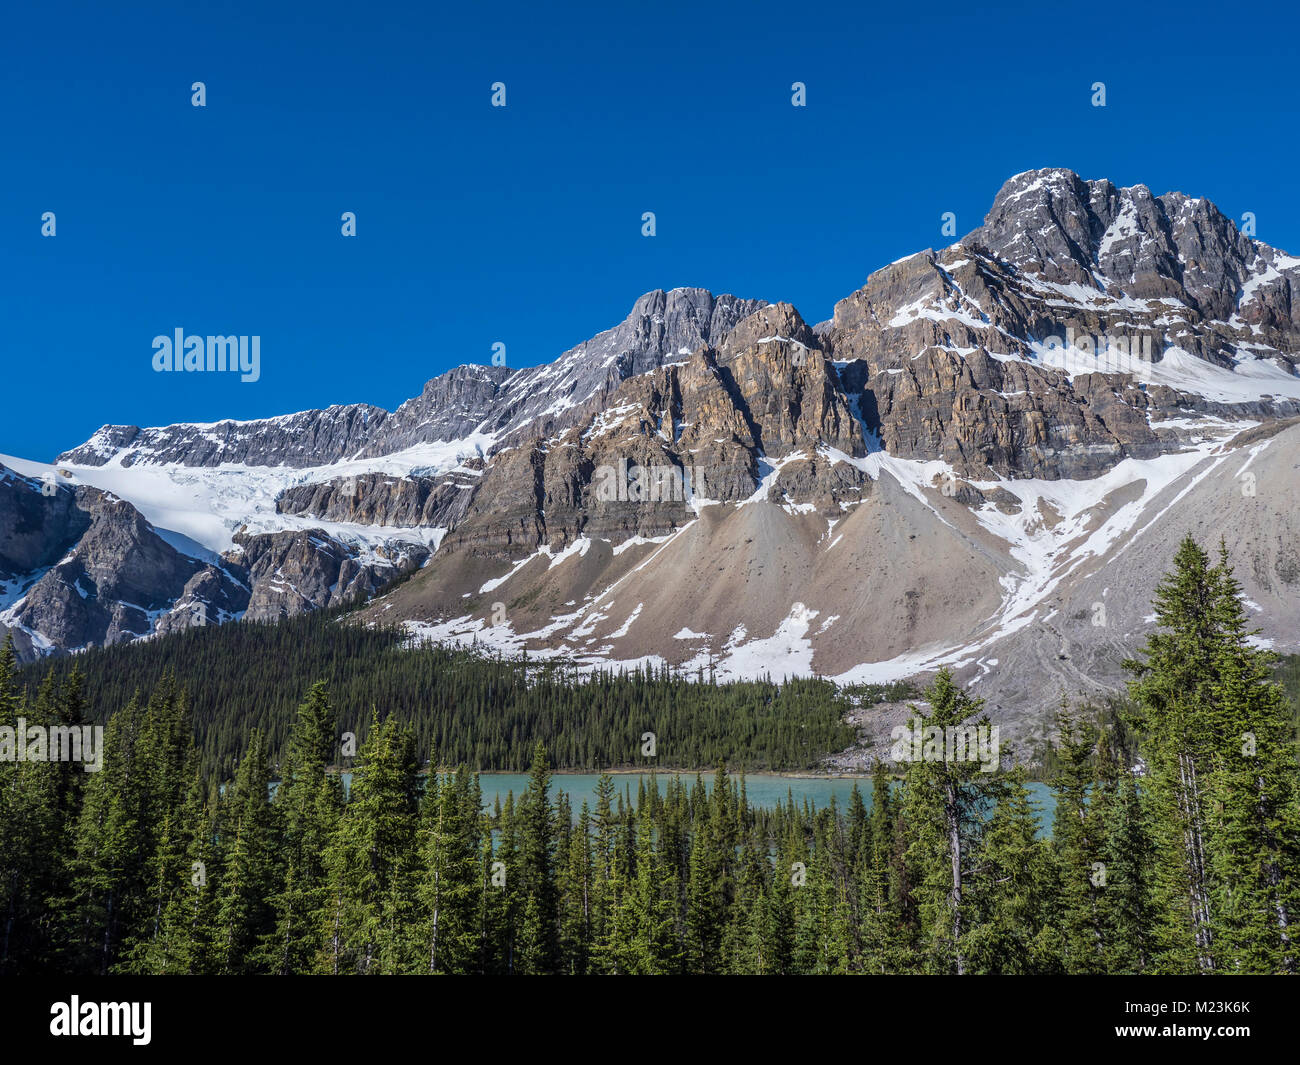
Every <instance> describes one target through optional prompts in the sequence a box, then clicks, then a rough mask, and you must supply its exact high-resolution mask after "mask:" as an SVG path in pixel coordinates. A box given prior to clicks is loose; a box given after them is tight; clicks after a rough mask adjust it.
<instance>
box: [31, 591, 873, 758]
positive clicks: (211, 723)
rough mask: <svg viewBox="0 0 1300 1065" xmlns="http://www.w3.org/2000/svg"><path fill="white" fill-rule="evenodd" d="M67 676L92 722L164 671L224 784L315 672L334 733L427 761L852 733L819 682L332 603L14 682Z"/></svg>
mask: <svg viewBox="0 0 1300 1065" xmlns="http://www.w3.org/2000/svg"><path fill="white" fill-rule="evenodd" d="M74 672H76V673H79V674H80V675H81V681H82V684H83V687H84V688H85V689H86V690H88V691H93V692H94V693H95V699H94V706H93V708H92V712H93V714H94V717H95V719H96V720H97V721H106V720H108V719H109V718H110V717H112V716H113V715H115V714H116V713H118V712H120V711H121V710H123V709H125V708H126V707H127V706H128V705H129V704H130V703H131V701H132V700H133V699H135V698H136V697H137V696H138V695H139V693H141V692H149V691H152V690H153V689H154V688H155V687H157V686H158V685H159V684H160V683H162V680H163V678H164V676H168V675H170V676H171V677H173V678H174V680H175V682H176V684H177V685H179V686H180V687H182V688H184V689H185V691H186V692H187V693H188V697H189V706H190V709H189V713H190V716H191V718H192V720H193V722H194V728H195V733H196V739H197V743H198V746H199V752H200V755H201V756H202V758H203V760H204V763H205V765H206V766H208V767H209V768H210V769H211V770H212V771H213V772H215V773H217V774H218V775H219V776H220V777H221V778H222V779H225V778H228V777H231V776H233V775H234V772H235V769H236V766H237V765H238V764H239V761H240V759H241V757H242V756H243V753H244V750H245V747H246V744H247V741H248V737H249V735H250V734H251V733H252V731H253V730H254V729H257V730H260V731H261V733H262V736H263V739H264V740H265V742H266V744H267V746H268V748H269V749H270V751H271V757H272V759H273V760H275V761H278V760H279V759H280V756H281V754H282V752H283V750H284V748H285V745H286V743H287V742H288V737H289V733H290V730H291V728H292V725H293V721H294V715H295V713H296V708H297V705H298V703H299V702H300V701H301V700H302V697H303V693H304V692H306V691H307V690H308V688H310V687H311V685H312V684H313V683H315V682H317V681H324V682H325V683H326V684H327V685H328V688H329V691H330V697H331V701H332V703H333V705H334V706H335V707H336V714H337V718H338V724H339V728H340V729H341V730H342V731H346V732H351V733H353V734H355V735H356V736H357V737H358V738H364V736H365V731H366V728H367V727H368V723H369V721H370V719H371V716H372V711H373V710H374V708H376V707H378V708H381V709H382V711H383V713H384V715H385V716H386V717H391V718H395V719H396V720H398V721H401V722H404V723H407V724H409V725H411V727H412V728H413V729H414V730H415V736H416V742H417V745H418V747H419V750H420V751H421V752H422V756H423V757H424V758H425V759H427V758H428V757H429V754H430V752H431V751H432V750H434V749H435V748H436V749H437V751H438V754H439V756H440V757H441V759H442V760H443V762H444V763H445V764H448V765H458V764H461V763H464V764H466V765H468V766H470V767H472V768H477V769H481V770H484V771H486V770H502V771H508V772H524V771H526V770H527V769H528V766H529V764H530V763H531V760H532V753H533V746H534V745H535V744H536V742H538V741H539V740H540V741H541V742H543V743H545V744H546V747H547V750H548V751H549V752H550V754H551V757H552V758H553V759H554V760H555V762H556V764H557V765H559V766H562V767H564V768H568V769H589V770H602V769H609V768H614V767H619V766H638V765H639V766H643V767H644V766H646V765H647V764H648V763H647V761H646V759H645V757H644V756H643V754H642V747H643V744H644V743H645V740H644V739H643V737H644V736H645V733H646V732H648V731H649V732H653V733H654V735H655V748H656V749H655V758H654V762H653V763H652V764H654V765H656V766H659V767H669V768H681V769H695V768H698V767H700V766H711V765H714V764H715V763H716V762H718V761H719V760H725V761H726V762H727V763H728V764H729V765H731V766H735V767H744V768H746V769H749V770H752V771H756V770H764V769H776V770H788V769H802V768H807V767H811V766H814V765H816V764H817V763H818V762H819V761H820V760H821V758H822V757H823V756H824V755H826V754H828V753H830V752H832V751H839V750H843V749H844V748H846V747H849V746H850V745H851V744H852V743H853V742H854V740H855V738H856V730H855V729H854V728H853V727H852V726H851V725H849V724H847V723H846V721H845V717H846V715H847V713H848V711H849V709H850V707H851V702H850V697H849V695H848V694H847V693H844V692H841V691H839V690H837V688H836V687H835V685H834V684H832V683H831V682H829V681H825V680H817V679H812V678H799V679H791V680H788V681H786V682H784V683H780V684H777V683H773V682H772V681H770V680H754V681H734V682H729V683H717V682H715V681H714V679H713V678H712V677H711V676H708V675H706V674H704V673H703V672H697V673H695V674H691V675H684V674H682V673H681V672H674V671H672V670H669V669H668V668H666V667H658V668H654V667H642V668H639V669H635V670H623V671H620V672H617V673H613V672H602V673H597V674H595V675H592V676H584V675H579V674H577V673H575V672H574V670H573V669H572V668H570V667H567V666H560V665H555V664H546V663H538V662H536V661H530V660H529V659H528V658H527V657H521V658H503V657H499V656H488V655H484V654H482V653H478V652H475V651H472V650H468V649H456V648H450V647H442V646H431V645H421V646H414V647H413V646H411V644H410V640H409V638H408V637H406V635H405V634H404V633H402V632H401V631H399V630H395V629H384V628H368V627H363V626H361V625H356V624H349V623H347V622H346V621H342V620H341V617H340V613H339V612H338V611H334V612H322V613H319V614H307V615H303V616H300V617H296V618H289V619H286V620H284V621H281V622H277V623H269V622H268V623H256V622H255V623H238V624H229V625H220V626H216V625H214V626H208V627H206V628H193V629H189V630H187V631H185V632H183V633H178V634H175V635H172V636H168V637H165V638H163V639H159V640H148V641H141V642H136V643H130V644H122V645H118V646H114V647H106V648H98V649H94V650H90V651H86V652H84V653H81V654H78V655H76V656H72V657H60V658H49V659H45V660H42V661H40V662H37V663H34V664H31V665H28V666H26V667H24V669H23V670H22V673H21V678H22V683H23V685H24V686H25V687H27V688H28V689H30V690H32V691H34V690H36V689H38V688H39V687H40V685H41V684H42V683H44V681H45V679H46V678H47V677H48V676H50V675H53V677H54V678H55V680H56V682H57V683H58V684H60V685H63V684H66V683H67V682H68V680H69V679H70V677H71V676H72V674H73V673H74Z"/></svg>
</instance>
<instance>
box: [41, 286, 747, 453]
mask: <svg viewBox="0 0 1300 1065" xmlns="http://www.w3.org/2000/svg"><path fill="white" fill-rule="evenodd" d="M760 306H762V304H761V303H759V302H758V301H755V300H739V299H736V298H735V297H734V296H714V295H713V294H712V293H710V292H706V291H705V290H704V289H690V288H683V289H674V290H673V291H672V292H663V291H662V290H658V291H655V292H648V293H646V294H645V295H644V296H642V297H641V298H640V299H639V300H637V301H636V304H635V305H634V306H633V308H632V311H631V313H630V314H629V315H628V316H627V318H626V319H625V320H624V321H623V323H622V324H621V325H618V326H616V327H615V328H613V329H609V330H606V331H605V332H603V333H600V334H599V335H597V336H595V337H593V338H592V339H591V340H588V341H585V342H584V343H582V344H579V345H578V346H577V347H576V348H573V349H572V350H571V351H567V352H565V353H564V354H563V355H561V356H560V357H559V359H557V360H556V361H555V362H553V363H548V364H546V365H544V366H536V367H532V368H531V369H526V370H510V369H507V368H506V367H504V366H458V367H456V369H454V370H450V371H448V372H447V373H445V374H443V375H441V376H440V377H436V378H434V379H433V380H431V381H429V382H428V384H426V385H425V386H424V391H423V392H422V393H421V394H420V395H419V396H417V397H415V398H414V399H410V400H407V402H405V403H403V404H402V405H401V406H400V407H399V408H398V409H397V410H396V411H395V412H393V413H391V414H390V413H389V412H388V411H385V410H382V409H380V408H378V407H372V406H368V405H364V404H356V405H352V406H337V407H330V408H329V409H328V410H323V411H304V412H302V413H300V414H289V415H284V416H282V417H279V418H270V419H266V420H264V421H253V422H231V421H227V422H217V423H216V424H214V425H184V424H182V425H172V426H167V427H165V428H162V429H140V428H138V427H136V426H122V425H106V426H104V427H103V428H102V429H100V430H99V431H98V432H97V433H96V434H95V435H94V436H93V437H91V439H90V440H88V441H87V442H86V443H85V444H82V445H81V446H80V447H78V448H75V449H73V450H72V451H68V452H65V453H64V454H63V455H61V456H60V457H59V461H60V462H64V463H67V464H69V465H80V466H100V465H103V464H104V463H106V462H108V461H110V460H111V459H113V458H114V457H115V456H116V457H119V458H120V461H121V463H122V464H123V465H128V466H129V465H131V464H133V463H136V462H148V463H176V464H180V465H184V466H219V465H221V464H222V463H228V462H229V463H244V464H247V465H250V466H293V467H300V468H301V467H308V466H324V465H328V464H330V463H333V462H339V461H342V460H344V459H348V458H353V457H357V458H373V457H375V456H380V455H390V454H393V453H394V452H398V451H402V450H405V449H406V448H410V447H413V446H415V445H417V444H422V443H429V442H432V441H452V440H461V439H464V438H466V437H470V436H473V435H474V434H480V435H486V436H490V437H491V438H492V439H494V440H495V439H505V438H507V437H510V436H511V435H512V434H515V433H520V432H523V431H525V430H526V431H527V433H528V434H529V435H534V436H546V435H549V434H550V433H552V432H553V431H555V430H556V429H557V428H562V427H564V426H567V425H570V424H573V423H574V421H576V420H578V419H580V418H581V416H582V414H583V413H584V411H585V412H587V413H590V412H591V411H592V410H595V409H599V407H600V406H601V405H602V402H603V400H604V398H605V397H607V396H608V395H609V394H610V393H611V392H613V391H614V390H616V389H617V388H618V386H619V384H620V383H621V382H622V381H623V380H625V379H627V378H628V377H633V376H636V375H637V374H641V373H645V372H647V371H649V370H653V369H655V368H657V367H659V366H661V365H663V364H664V363H665V362H667V361H671V360H674V359H677V358H680V357H681V356H683V355H687V354H690V353H691V352H692V351H694V350H695V349H696V348H697V347H699V346H700V345H701V344H704V343H707V342H709V340H710V339H712V338H716V337H718V336H720V335H721V334H722V333H724V332H726V331H727V330H728V329H730V328H732V327H733V326H735V324H736V323H737V322H739V321H740V320H741V319H742V318H744V317H745V316H746V315H748V314H750V313H751V312H752V311H754V310H756V309H757V308H758V307H760Z"/></svg>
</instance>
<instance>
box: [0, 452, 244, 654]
mask: <svg viewBox="0 0 1300 1065" xmlns="http://www.w3.org/2000/svg"><path fill="white" fill-rule="evenodd" d="M0 493H3V494H4V498H3V500H0V506H2V509H0V514H5V515H11V514H17V515H19V516H20V521H19V522H17V523H14V522H12V521H8V520H6V521H4V522H0V559H3V560H4V561H3V563H0V564H2V565H4V567H5V569H6V573H5V574H0V577H3V578H4V587H5V589H6V591H5V593H4V596H3V599H0V607H2V608H3V609H2V612H0V626H4V627H5V628H6V629H12V630H16V631H18V632H22V633H25V634H26V635H27V637H28V641H27V643H28V644H29V648H28V650H29V652H30V650H31V646H33V645H34V646H35V647H42V648H49V649H58V650H73V649H76V648H81V647H89V646H93V645H101V644H114V643H120V642H122V641H123V640H132V639H136V638H138V637H140V636H146V635H149V634H150V633H152V632H154V631H155V630H156V629H158V628H159V627H160V626H161V628H162V630H163V631H165V630H168V629H171V628H176V627H184V626H185V625H188V624H198V623H203V622H206V621H213V622H217V621H221V620H224V619H226V618H229V617H231V616H234V615H235V614H236V613H238V612H239V611H240V610H242V609H243V605H242V603H243V602H246V599H247V597H246V594H245V595H241V589H240V587H239V584H238V582H237V580H236V579H234V578H232V577H231V575H230V574H229V573H227V572H225V571H223V570H222V569H220V568H218V567H215V566H212V565H208V564H205V563H203V562H201V561H199V560H197V559H194V558H189V557H187V556H185V555H182V554H181V553H180V552H178V551H177V550H176V549H175V548H173V547H172V546H171V545H170V544H168V543H167V542H166V541H164V540H163V539H161V538H160V537H159V536H158V535H157V533H155V532H154V530H153V528H152V527H151V526H150V525H149V523H148V522H146V521H145V520H144V518H143V517H142V516H141V514H140V512H139V511H138V510H136V509H135V507H133V506H132V505H131V504H130V503H127V502H126V501H124V500H121V499H118V498H116V497H115V496H112V495H110V494H108V493H106V492H102V491H100V490H98V489H95V488H90V487H87V486H84V485H81V486H78V487H76V488H73V487H70V486H68V485H66V484H60V483H57V482H56V481H50V482H44V483H43V482H39V481H34V480H30V479H27V478H22V477H18V476H17V475H16V474H14V473H13V472H12V471H9V470H6V469H4V468H3V467H0ZM27 529H39V530H41V534H42V535H43V536H44V537H45V539H44V542H43V544H42V548H41V549H40V550H36V549H35V548H34V546H33V544H32V540H31V535H30V533H28V532H26V531H25V530H27ZM200 590H202V591H203V592H206V597H204V596H201V595H200ZM187 596H188V598H186V597H187ZM178 603H181V604H182V605H187V604H192V605H193V610H189V611H188V612H187V614H186V616H185V618H184V619H183V621H182V620H180V619H176V618H171V617H169V616H168V615H170V613H171V612H172V611H173V610H174V609H175V608H176V606H177V604H178ZM200 604H201V606H200ZM196 611H199V612H196Z"/></svg>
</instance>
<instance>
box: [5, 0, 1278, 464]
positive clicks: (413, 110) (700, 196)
mask: <svg viewBox="0 0 1300 1065" xmlns="http://www.w3.org/2000/svg"><path fill="white" fill-rule="evenodd" d="M113 6H117V5H113ZM126 6H127V7H129V8H130V9H131V11H130V12H129V13H122V12H119V11H115V10H110V9H109V5H103V4H98V3H96V4H89V3H87V4H63V3H57V2H53V3H51V2H41V3H36V4H12V5H9V6H8V7H7V8H6V12H5V18H4V27H3V31H0V315H3V321H2V322H0V345H2V346H3V347H2V350H3V357H4V363H3V365H4V376H3V380H4V392H3V395H4V399H5V402H4V405H3V419H2V420H0V452H7V453H10V454H19V455H22V456H25V457H29V458H36V459H49V458H51V457H53V456H54V455H55V454H56V453H57V452H59V451H60V450H63V449H65V448H68V447H72V446H74V445H76V444H78V443H80V442H81V441H82V440H83V439H85V438H86V437H87V436H89V435H90V433H91V432H93V431H94V430H95V429H96V428H97V427H99V426H100V425H101V424H104V423H108V422H113V423H131V424H138V425H154V424H163V423H167V422H173V421H215V420H217V419H219V418H222V417H235V418H255V417H263V416H266V415H272V414H277V413H285V412H289V411H294V410H301V409H305V408H309V407H316V406H324V405H328V404H330V403H345V402H354V401H366V402H371V403H375V404H378V405H380V406H384V407H387V408H390V409H391V408H393V407H394V406H396V405H397V404H398V403H400V402H401V401H402V400H403V399H405V398H408V397H409V396H412V395H414V394H416V393H418V392H419V390H420V388H421V386H422V384H423V382H424V381H425V380H426V379H428V378H429V377H432V376H434V375H436V374H438V373H440V372H442V371H443V370H446V369H447V368H449V367H451V366H454V365H457V364H459V363H462V362H487V361H490V359H491V346H492V344H493V343H494V342H496V341H501V342H504V343H505V344H506V345H507V351H508V362H509V364H510V365H512V366H525V365H532V364H535V363H538V362H543V361H547V360H550V359H552V358H554V357H555V356H556V355H558V354H559V353H560V352H561V351H563V350H564V349H566V348H568V347H570V346H572V345H573V344H576V343H578V342H579V341H581V340H583V339H585V338H587V337H588V336H591V335H592V334H594V333H596V332H598V331H599V330H601V329H603V328H606V327H608V326H611V325H614V324H615V323H617V322H618V321H620V320H621V319H622V318H623V317H624V316H625V315H626V313H627V311H628V309H629V308H630V306H631V304H632V302H633V300H634V299H635V298H636V297H637V296H638V295H640V294H641V293H642V292H645V291H647V290H649V289H653V288H672V287H675V286H679V285H699V286H703V287H706V288H709V289H711V290H713V291H714V292H734V293H736V294H738V295H743V296H749V297H755V298H765V299H772V300H776V299H785V300H789V301H791V302H793V303H794V304H795V305H796V306H797V307H798V308H799V309H800V311H801V312H802V313H803V315H804V317H805V318H807V319H808V320H809V321H810V322H815V321H819V320H821V319H823V318H826V317H829V316H830V313H831V310H832V308H833V306H834V303H835V301H836V300H837V299H839V298H841V297H843V296H845V295H847V294H848V293H850V292H852V291H853V290H854V289H855V288H857V287H858V286H860V285H861V284H862V282H863V281H864V280H865V278H866V276H867V275H868V274H869V273H870V272H871V271H872V270H874V269H876V268H877V267H879V266H881V265H883V264H885V263H888V262H890V261H891V260H893V259H896V258H898V257H900V256H902V255H905V254H908V253H910V252H912V251H915V250H918V249H920V248H924V247H940V246H942V245H944V244H946V243H949V240H948V239H947V238H945V237H943V236H942V235H941V234H940V224H941V222H940V216H941V215H942V214H943V212H945V211H953V212H955V213H956V215H957V220H958V232H959V233H965V232H967V231H969V230H970V229H971V228H973V227H974V226H976V225H978V224H979V223H980V221H981V220H982V218H983V215H984V213H985V212H986V211H987V209H988V207H989V205H990V203H991V202H992V199H993V196H994V194H995V193H996V191H997V189H998V187H999V186H1000V185H1001V183H1002V182H1003V181H1004V180H1005V179H1006V178H1007V177H1009V176H1010V175H1011V174H1013V173H1017V172H1019V171H1022V170H1026V169H1029V168H1031V167H1040V166H1067V167H1070V168H1072V169H1075V170H1077V171H1079V172H1080V173H1081V174H1082V175H1083V176H1084V177H1108V178H1110V179H1111V180H1113V181H1115V182H1117V183H1119V184H1124V185H1128V184H1135V183H1138V182H1143V183H1145V184H1147V185H1149V186H1151V187H1152V189H1153V190H1154V191H1155V192H1156V193H1162V192H1166V191H1168V190H1170V189H1179V190H1181V191H1184V192H1187V193H1189V194H1193V195H1201V196H1207V197H1209V198H1210V199H1212V200H1214V201H1215V202H1216V203H1218V204H1219V206H1220V207H1221V208H1222V209H1223V210H1224V211H1225V212H1227V213H1228V214H1229V215H1230V216H1231V217H1233V218H1239V217H1240V216H1241V214H1242V212H1244V211H1253V212H1255V214H1256V216H1257V218H1258V235H1259V237H1260V238H1261V239H1263V240H1266V241H1268V242H1269V243H1272V244H1275V245H1277V246H1279V247H1282V248H1286V249H1288V250H1290V251H1292V252H1295V251H1300V218H1298V217H1297V212H1296V201H1295V195H1296V192H1295V190H1296V175H1297V169H1298V168H1297V157H1298V155H1300V147H1298V146H1297V141H1296V126H1297V122H1296V119H1297V95H1296V85H1295V74H1296V61H1295V47H1296V44H1295V42H1296V40H1297V36H1298V31H1300V16H1298V15H1297V14H1296V10H1295V7H1294V5H1290V4H1286V5H1284V4H1281V3H1276V4H1263V5H1253V4H1252V5H1227V6H1225V5H1222V4H1214V5H1211V4H1208V3H1204V2H1200V0H1198V2H1196V3H1191V4H1181V5H1180V4H1168V3H1161V4H1155V3H1146V2H1132V3H1124V4H1117V5H1102V6H1097V5H1086V4H1084V5H1054V4H1045V3H1015V4H1001V5H993V6H990V5H988V4H983V3H968V4H960V5H959V4H955V3H950V2H948V0H931V2H928V3H925V4H910V3H909V4H898V5H889V6H886V7H877V6H876V5H872V4H869V3H863V2H861V0H855V2H852V3H849V2H845V3H815V2H811V0H803V2H800V3H795V4H792V3H779V4H774V3H766V2H762V0H757V2H756V0H750V2H746V3H735V4H721V3H703V4H700V3H690V4H670V3H655V4H650V5H631V4H623V3H609V2H608V0H606V2H602V3H595V4H564V3H556V4H539V3H535V2H534V3H528V4H516V3H511V2H505V0H498V2H493V3H469V2H465V3H458V4H454V5H452V4H433V3H411V4H397V5H390V4H383V3H362V4H356V3H347V4H343V3H332V2H318V3H311V4H300V5H297V4H295V5H292V6H290V5H287V4H280V3H275V2H274V0H270V2H265V3H249V4H238V5H236V4H211V3H202V4H199V3H177V2H175V0H173V2H170V3H167V4H159V5H152V4H141V3H135V4H128V5H126ZM195 81H203V82H205V83H206V86H207V107H206V108H202V109H199V108H194V107H192V106H191V104H190V86H191V84H192V83H193V82H195ZM495 81H503V82H505V83H506V86H507V106H506V107H505V108H504V109H497V108H493V107H491V106H490V95H491V92H490V86H491V85H492V83H493V82H495ZM795 81H802V82H805V83H806V85H807V101H808V105H807V107H806V108H794V107H792V106H791V103H790V97H791V89H790V87H791V84H792V82H795ZM1094 81H1104V82H1105V83H1106V87H1107V97H1108V99H1107V106H1106V107H1105V108H1094V107H1093V106H1091V103H1090V96H1091V88H1090V87H1091V85H1092V83H1093V82H1094ZM45 211H53V212H55V213H56V216H57V236H55V237H54V238H43V237H42V236H41V233H40V229H41V221H40V220H41V215H42V213H43V212H45ZM344 211H354V212H356V214H357V218H358V235H357V237H356V238H355V239H346V238H344V237H342V236H341V235H340V232H339V230H340V225H341V223H340V215H341V214H342V212H344ZM643 211H654V212H655V213H656V215H657V222H658V234H657V236H655V237H654V238H645V237H642V236H641V214H642V212H643ZM177 327H181V328H184V329H185V330H187V331H188V332H190V333H199V334H208V333H226V334H232V333H233V334H249V335H252V334H257V335H259V336H260V337H261V338H262V377H261V380H260V381H259V382H257V383H256V384H241V383H239V381H238V380H237V379H236V378H233V377H231V378H223V377H216V376H214V375H207V374H190V375H182V374H157V373H154V372H153V370H152V368H151V357H152V353H153V352H152V347H151V343H152V339H153V337H155V336H156V335H159V334H170V333H171V332H172V331H173V330H174V329H176V328H177Z"/></svg>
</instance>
